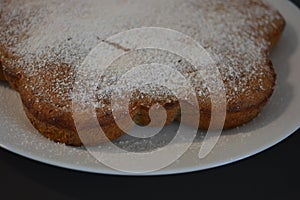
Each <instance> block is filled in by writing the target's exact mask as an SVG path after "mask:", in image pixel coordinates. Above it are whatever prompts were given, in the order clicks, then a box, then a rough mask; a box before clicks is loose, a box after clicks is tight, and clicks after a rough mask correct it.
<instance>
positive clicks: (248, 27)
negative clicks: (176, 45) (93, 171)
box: [0, 0, 285, 146]
mask: <svg viewBox="0 0 300 200" xmlns="http://www.w3.org/2000/svg"><path fill="white" fill-rule="evenodd" d="M284 26H285V21H284V19H283V17H282V16H281V15H280V13H279V12H278V11H277V10H275V9H274V8H273V7H272V6H270V5H269V4H267V3H266V2H263V1H261V0H243V1H240V0H164V1H161V0H149V1H147V0H127V1H124V0H85V1H81V0H74V1H61V0H48V1H41V0H2V1H1V0H0V66H1V70H0V74H1V75H0V79H5V80H7V81H8V82H9V83H10V85H11V87H12V88H14V89H15V90H16V91H18V92H19V93H20V96H21V99H22V102H23V105H24V110H25V112H26V115H27V116H28V118H29V120H30V121H31V122H32V124H33V125H34V127H35V128H36V129H38V130H39V132H40V133H41V134H43V135H44V136H46V137H48V138H50V139H52V140H54V141H57V142H61V143H65V144H68V145H74V146H79V145H82V142H81V140H80V138H79V136H78V134H77V131H76V127H75V124H74V120H73V116H72V115H73V113H72V108H71V106H72V98H74V97H72V89H73V85H74V81H75V77H76V72H77V71H78V68H79V67H80V66H81V64H82V62H83V61H84V59H85V57H86V56H87V55H88V54H89V52H90V51H91V50H92V49H93V48H94V47H96V46H97V45H98V44H99V43H100V42H105V43H106V44H107V48H119V49H120V50H122V51H124V52H128V53H129V54H128V55H131V57H132V58H131V59H137V60H140V59H146V60H147V59H148V60H150V61H151V59H153V62H165V63H167V64H168V65H170V66H171V67H173V68H174V69H178V71H180V72H182V73H183V74H184V75H187V76H189V77H192V76H190V75H192V74H193V73H195V71H193V70H191V69H193V68H192V66H190V64H189V62H188V61H186V60H184V59H182V58H180V57H178V56H176V55H170V53H168V52H163V51H159V50H147V51H144V50H137V49H128V48H126V47H123V46H121V45H118V44H114V43H111V42H109V41H106V39H107V38H109V37H110V36H112V35H114V34H117V33H120V32H122V31H126V30H130V29H133V28H139V27H163V28H168V29H172V30H176V31H178V32H181V33H183V34H186V35H188V36H190V37H191V38H193V39H194V40H196V41H197V42H199V44H201V45H202V46H203V47H204V48H205V49H206V51H207V52H209V53H210V54H211V55H212V57H213V59H214V60H215V61H216V64H217V66H218V69H219V71H220V73H221V75H222V78H223V81H224V86H225V89H226V102H227V108H226V110H227V115H226V121H225V124H224V128H225V129H228V128H234V127H237V126H240V125H242V124H244V123H247V122H249V121H251V120H252V119H253V118H255V117H256V116H257V115H258V114H259V113H260V112H261V110H262V109H263V107H264V106H265V104H266V103H267V102H268V100H269V99H270V97H271V95H272V93H273V90H274V86H275V82H276V74H275V72H274V68H273V66H272V62H271V61H270V59H269V54H270V51H271V49H272V47H274V46H275V45H276V43H277V42H278V40H279V39H280V36H281V34H282V32H283V30H284ZM157 37H160V36H159V35H157ZM139 55H140V56H139ZM157 55H159V56H157ZM170 58H171V59H170ZM125 61H126V59H125V58H120V60H117V61H116V62H115V63H114V64H113V66H112V67H111V71H108V73H107V74H106V75H104V77H101V79H99V80H98V81H96V82H95V84H99V87H98V89H99V91H96V92H97V96H96V97H95V99H96V100H95V99H93V97H91V98H92V99H88V100H90V101H92V102H93V103H95V106H96V111H97V118H98V121H99V124H100V125H101V127H102V129H103V130H104V131H105V133H106V135H107V137H108V138H109V139H115V138H118V137H119V136H121V135H123V134H124V132H123V131H122V130H120V128H119V127H118V126H117V124H116V123H115V120H114V116H113V115H112V112H111V107H110V92H111V91H110V90H116V88H113V87H106V86H111V85H113V83H114V82H115V81H116V80H117V79H118V77H119V75H121V74H122V73H121V72H123V71H124V69H125V68H126V67H125V65H126V63H125ZM137 62H138V61H137ZM123 65H124V66H123ZM123 67H125V68H123ZM87 74H88V73H87ZM195 77H196V76H195ZM86 78H89V77H86ZM191 81H192V83H193V86H194V87H195V88H196V92H197V99H198V103H199V109H200V116H201V117H200V122H199V128H201V129H207V128H208V126H209V123H210V117H211V103H210V97H209V92H208V89H207V88H206V86H205V84H204V83H203V82H202V81H201V80H198V79H197V78H193V79H192V80H191ZM2 103H5V102H2ZM81 103H82V105H81V106H83V107H84V104H85V103H88V102H81ZM156 103H159V104H160V105H162V106H164V107H165V108H166V110H167V121H166V124H168V123H170V122H172V121H174V120H180V106H179V103H178V99H177V98H175V97H174V95H172V94H170V93H169V92H168V91H167V90H166V89H164V88H157V87H154V86H149V88H147V89H144V90H142V91H139V89H136V90H135V91H134V95H133V98H132V99H131V102H130V105H129V111H130V115H131V116H132V118H133V119H134V121H135V122H136V123H138V124H140V125H147V124H148V123H149V122H150V120H149V116H148V114H149V108H150V107H151V106H152V105H154V104H156ZM190 118H191V119H192V118H193V115H191V116H190ZM116 120H119V121H121V122H122V120H123V119H122V115H120V116H118V117H117V119H116ZM82 123H83V126H84V127H85V128H87V129H89V128H90V129H93V128H95V127H89V120H88V118H87V119H85V120H84V119H83V122H82ZM124 123H126V122H124ZM127 125H128V128H130V127H131V126H132V124H127Z"/></svg>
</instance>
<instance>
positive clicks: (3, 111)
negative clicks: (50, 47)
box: [0, 0, 300, 175]
mask: <svg viewBox="0 0 300 200" xmlns="http://www.w3.org/2000/svg"><path fill="white" fill-rule="evenodd" d="M271 3H272V4H274V6H275V7H276V8H278V9H279V10H280V12H281V13H282V14H283V16H284V17H285V19H286V20H287V27H286V30H285V32H284V35H283V38H282V40H281V42H280V44H279V45H278V46H277V48H276V49H275V50H274V52H273V53H272V60H273V62H274V64H275V68H276V72H277V74H278V83H277V87H276V91H275V94H274V96H273V98H272V100H271V102H270V104H269V105H268V106H267V107H266V108H265V109H264V110H263V112H262V113H261V115H260V116H259V117H258V118H256V119H255V120H254V121H253V122H251V123H249V124H247V125H245V126H243V127H241V128H239V129H234V130H230V131H226V132H223V134H222V136H221V138H220V140H219V142H218V144H217V145H216V146H215V148H214V150H213V151H212V152H211V153H210V154H209V155H208V156H207V157H206V158H205V159H201V160H200V159H199V158H198V157H197V153H198V151H199V148H200V147H199V145H200V143H201V142H200V141H201V139H200V140H198V141H199V142H195V143H194V144H193V145H192V147H191V148H190V149H189V150H188V151H187V152H186V154H184V156H183V157H181V158H180V160H178V161H177V162H175V163H174V164H172V165H171V166H169V167H167V168H165V169H163V170H161V171H157V172H154V173H152V174H151V175H158V174H177V173H184V172H191V171H198V170H203V169H208V168H212V167H216V166H221V165H224V164H228V163H231V162H234V161H238V160H240V159H243V158H246V157H249V156H251V155H254V154H256V153H259V152H261V151H263V150H265V149H267V148H269V147H271V146H273V145H275V144H277V143H279V142H280V141H282V140H283V139H285V138H287V137H288V136H289V135H291V134H292V133H293V132H294V131H295V130H297V129H298V128H299V127H300V106H299V102H300V83H299V81H298V77H299V75H300V66H299V63H300V44H299V42H300V26H299V19H300V11H299V9H298V8H297V7H296V6H295V5H293V4H292V3H290V2H289V1H286V0H272V1H271ZM0 93H1V94H2V95H1V96H0V101H1V102H2V103H1V105H0V128H1V130H0V131H1V135H0V146H1V147H2V148H4V149H7V150H9V151H12V152H14V153H17V154H19V155H22V156H25V157H27V158H31V159H33V160H37V161H40V162H44V163H47V164H51V165H55V166H59V167H64V168H69V169H74V170H80V171H86V172H94V173H102V174H124V173H122V172H118V171H115V170H113V169H110V168H108V167H106V166H104V165H102V164H100V163H98V162H97V161H96V160H95V159H94V158H93V157H92V156H91V155H90V154H89V153H88V152H87V151H86V150H85V149H83V148H74V147H68V146H65V145H62V144H56V143H54V142H52V141H49V140H48V139H45V138H44V137H42V136H40V135H39V133H38V132H37V131H36V130H35V129H34V128H33V127H32V126H31V124H30V123H29V122H28V120H27V118H26V117H25V115H24V112H23V110H22V106H21V102H20V98H19V96H18V94H17V93H16V92H14V91H12V90H11V89H9V88H8V86H7V85H5V84H1V86H0ZM170 128H171V129H172V127H170Z"/></svg>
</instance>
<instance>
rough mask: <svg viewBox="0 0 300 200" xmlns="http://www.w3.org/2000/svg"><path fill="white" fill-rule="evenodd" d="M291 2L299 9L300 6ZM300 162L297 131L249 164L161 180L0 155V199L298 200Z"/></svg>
mask: <svg viewBox="0 0 300 200" xmlns="http://www.w3.org/2000/svg"><path fill="white" fill-rule="evenodd" d="M293 2H295V3H296V4H297V5H298V6H300V0H293ZM299 21H300V19H299ZM299 24H300V23H299ZM299 160H300V129H299V130H298V131H297V132H296V133H294V134H293V135H292V136H290V137H289V138H288V139H286V140H285V141H283V142H281V143H280V144H278V145H276V146H274V147H272V148H270V149H268V150H266V151H264V152H262V153H260V154H257V155H255V156H252V157H250V158H248V159H245V160H242V161H239V162H236V163H233V164H229V165H226V166H223V167H218V168H215V169H210V170H205V171H200V172H195V173H188V174H182V175H173V176H160V177H117V176H108V175H97V174H90V173H82V172H76V171H72V170H67V169H62V168H58V167H53V166H49V165H46V164H42V163H39V162H36V161H32V160H29V159H27V158H23V157H21V156H18V155H15V154H13V153H10V152H8V151H6V150H4V149H0V199H88V198H95V199H104V198H109V199H111V198H115V197H117V198H134V197H135V198H139V199H144V198H151V199H154V198H166V197H167V198H168V199H169V198H170V199H171V198H174V197H177V198H188V199H190V198H197V199H203V198H209V199H210V198H213V197H218V198H226V199H227V198H232V197H238V198H241V199H267V198H268V199H271V198H272V199H300V183H299V182H300V162H299Z"/></svg>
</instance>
